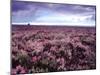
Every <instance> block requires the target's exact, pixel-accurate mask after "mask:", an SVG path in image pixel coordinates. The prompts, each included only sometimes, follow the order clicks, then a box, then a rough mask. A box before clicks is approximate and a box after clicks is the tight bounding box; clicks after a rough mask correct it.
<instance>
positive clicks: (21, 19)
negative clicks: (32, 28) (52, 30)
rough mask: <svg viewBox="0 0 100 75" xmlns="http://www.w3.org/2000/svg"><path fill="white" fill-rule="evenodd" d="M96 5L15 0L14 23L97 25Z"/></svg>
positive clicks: (13, 6) (13, 9)
mask: <svg viewBox="0 0 100 75" xmlns="http://www.w3.org/2000/svg"><path fill="white" fill-rule="evenodd" d="M95 14H96V13H95V6H88V5H72V4H56V3H40V2H23V1H21V2H20V1H13V3H12V22H13V23H14V22H15V23H25V22H26V23H28V22H31V23H38V22H39V23H62V24H63V23H64V24H65V23H66V24H70V25H71V24H73V25H74V24H80V25H82V24H84V25H85V24H87V25H89V24H92V25H95V17H96V16H95Z"/></svg>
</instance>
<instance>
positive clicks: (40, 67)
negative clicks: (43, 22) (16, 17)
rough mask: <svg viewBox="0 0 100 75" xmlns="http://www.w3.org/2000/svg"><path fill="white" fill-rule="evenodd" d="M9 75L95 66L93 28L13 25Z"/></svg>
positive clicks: (87, 68) (94, 36) (91, 67)
mask: <svg viewBox="0 0 100 75" xmlns="http://www.w3.org/2000/svg"><path fill="white" fill-rule="evenodd" d="M11 54H12V55H11V62H12V66H11V70H12V75H16V74H25V73H27V74H30V73H44V72H59V71H73V70H89V69H96V31H95V27H69V26H28V25H27V26H25V25H19V26H18V25H12V32H11Z"/></svg>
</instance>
